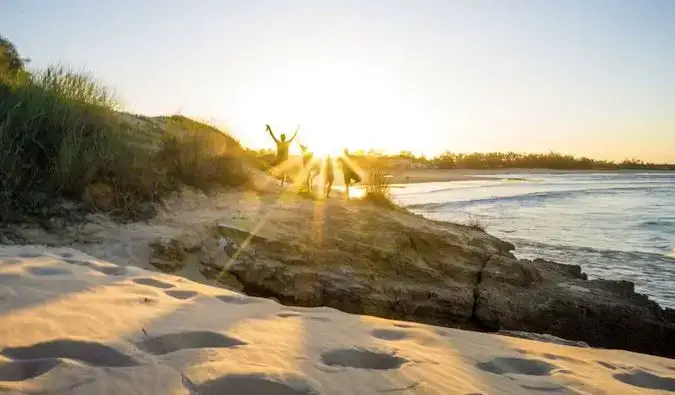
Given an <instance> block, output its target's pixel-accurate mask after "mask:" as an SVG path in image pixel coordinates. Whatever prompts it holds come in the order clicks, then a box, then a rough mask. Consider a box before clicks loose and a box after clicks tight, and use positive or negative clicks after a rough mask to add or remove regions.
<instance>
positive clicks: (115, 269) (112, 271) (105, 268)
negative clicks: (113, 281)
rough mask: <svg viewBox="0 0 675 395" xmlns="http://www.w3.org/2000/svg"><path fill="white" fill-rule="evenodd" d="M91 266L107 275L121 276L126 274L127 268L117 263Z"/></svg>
mask: <svg viewBox="0 0 675 395" xmlns="http://www.w3.org/2000/svg"><path fill="white" fill-rule="evenodd" d="M91 268H92V269H93V270H96V271H98V272H101V273H103V274H105V275H107V276H123V275H125V274H127V268H126V267H124V266H117V265H92V266H91Z"/></svg>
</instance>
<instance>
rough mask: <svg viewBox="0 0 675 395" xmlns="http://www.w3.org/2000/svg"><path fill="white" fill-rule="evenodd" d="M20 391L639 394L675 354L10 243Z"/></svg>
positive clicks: (9, 292) (0, 381)
mask: <svg viewBox="0 0 675 395" xmlns="http://www.w3.org/2000/svg"><path fill="white" fill-rule="evenodd" d="M0 255H1V257H2V260H1V261H0V297H1V298H2V304H1V305H0V306H1V307H0V309H1V311H2V322H3V325H2V326H0V348H1V350H0V355H1V357H0V359H1V361H0V392H2V393H6V394H38V393H40V394H46V393H48V394H94V393H95V394H153V395H154V394H202V395H204V394H225V393H227V394H270V395H278V394H377V393H409V394H413V393H415V394H462V395H464V394H542V393H556V394H582V393H583V394H602V393H617V394H637V393H652V394H656V393H667V392H668V391H675V379H674V378H672V376H673V372H675V363H674V362H673V361H672V360H668V359H664V358H659V357H654V356H647V355H642V354H635V353H631V352H625V351H610V350H600V349H592V348H583V347H572V346H563V345H558V344H552V343H546V342H536V341H531V340H525V339H517V338H512V337H505V336H499V335H488V334H481V333H474V332H468V331H461V330H455V329H448V328H438V327H433V326H428V325H422V324H416V323H408V322H401V321H393V320H385V319H380V318H374V317H368V316H357V315H350V314H345V313H342V312H339V311H337V310H334V309H330V308H299V307H286V306H282V305H280V304H278V303H276V302H274V301H272V300H269V299H260V298H253V297H248V296H245V295H242V294H239V293H236V292H231V291H227V290H223V289H220V288H214V287H209V286H205V285H202V284H198V283H194V282H192V281H189V280H186V279H184V278H180V277H175V276H172V275H167V274H161V273H155V272H150V271H147V270H144V269H140V268H137V267H132V266H127V267H125V266H117V265H114V264H112V263H108V262H105V261H101V260H97V259H95V258H93V257H91V256H88V255H85V254H83V253H81V252H79V251H77V250H73V249H69V248H45V247H40V246H21V247H18V246H15V247H11V246H3V247H1V248H0Z"/></svg>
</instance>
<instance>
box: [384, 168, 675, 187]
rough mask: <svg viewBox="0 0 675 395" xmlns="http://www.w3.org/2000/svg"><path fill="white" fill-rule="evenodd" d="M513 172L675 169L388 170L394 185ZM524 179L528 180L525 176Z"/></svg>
mask: <svg viewBox="0 0 675 395" xmlns="http://www.w3.org/2000/svg"><path fill="white" fill-rule="evenodd" d="M513 173H527V174H532V175H536V174H592V173H607V174H610V173H616V174H630V173H660V174H668V173H670V174H673V175H675V171H668V170H553V169H520V168H513V169H485V170H474V169H405V170H388V171H387V174H388V175H390V176H391V177H388V180H389V183H390V184H392V185H397V184H398V185H400V184H424V183H430V182H456V181H480V180H483V181H485V180H501V179H503V177H501V176H500V175H504V174H513ZM523 180H527V178H524V179H523Z"/></svg>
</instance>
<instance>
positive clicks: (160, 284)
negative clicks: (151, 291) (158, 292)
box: [131, 277, 175, 289]
mask: <svg viewBox="0 0 675 395" xmlns="http://www.w3.org/2000/svg"><path fill="white" fill-rule="evenodd" d="M131 281H133V282H135V283H136V284H140V285H146V286H148V287H155V288H162V289H169V288H173V287H175V285H173V284H171V283H166V282H164V281H160V280H157V279H154V278H151V277H139V278H133V279H131Z"/></svg>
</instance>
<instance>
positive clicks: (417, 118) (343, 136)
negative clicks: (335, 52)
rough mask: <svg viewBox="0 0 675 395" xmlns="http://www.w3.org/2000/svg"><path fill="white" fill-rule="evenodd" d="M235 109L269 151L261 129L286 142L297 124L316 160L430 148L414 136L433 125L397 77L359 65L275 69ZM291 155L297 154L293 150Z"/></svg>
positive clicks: (244, 125) (245, 126) (244, 126)
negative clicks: (344, 154) (349, 152)
mask: <svg viewBox="0 0 675 395" xmlns="http://www.w3.org/2000/svg"><path fill="white" fill-rule="evenodd" d="M237 107H238V108H235V109H234V110H236V111H233V113H235V114H237V116H238V117H241V122H240V123H241V126H242V127H241V129H244V130H246V131H247V132H246V133H247V134H248V133H250V134H251V135H253V136H254V138H255V140H256V141H257V144H256V143H255V142H253V141H251V142H252V143H253V144H255V145H262V146H270V139H269V136H265V133H262V129H261V125H264V124H265V123H270V124H271V125H272V129H273V130H274V132H275V133H276V134H277V135H278V134H280V133H286V135H288V136H290V135H292V132H293V131H294V130H295V128H296V126H297V124H298V123H300V124H301V127H300V133H299V135H298V139H297V141H298V142H299V143H300V144H303V145H306V146H308V147H309V150H310V151H311V152H313V153H314V154H315V155H321V156H325V155H339V154H340V153H342V151H343V149H344V148H349V149H350V150H357V149H369V148H375V149H381V150H385V151H390V152H398V151H400V150H411V151H414V152H420V151H425V150H427V149H429V148H430V147H429V144H427V142H426V141H423V139H422V138H420V133H418V131H420V130H430V129H431V125H430V124H429V119H428V117H425V114H424V111H421V110H420V108H422V107H421V106H420V103H419V102H417V100H416V98H415V95H413V94H411V93H410V92H407V91H406V89H404V87H402V86H400V82H399V79H398V78H396V76H393V75H389V74H387V73H386V72H384V71H383V69H375V68H374V67H373V66H370V65H368V64H362V63H360V61H358V60H357V61H353V62H344V61H335V62H333V63H330V64H320V65H312V66H310V65H303V67H302V68H295V69H288V68H282V67H279V68H275V72H274V73H273V74H272V73H270V74H267V75H265V76H261V77H260V78H259V79H258V80H257V81H256V86H255V87H254V88H253V89H250V90H249V91H248V94H247V95H246V96H245V97H243V98H242V100H241V101H240V102H239V103H238V106H237ZM244 118H245V119H244ZM294 146H295V144H294ZM292 150H293V151H295V152H296V153H299V149H298V148H297V146H295V147H294V148H292Z"/></svg>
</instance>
